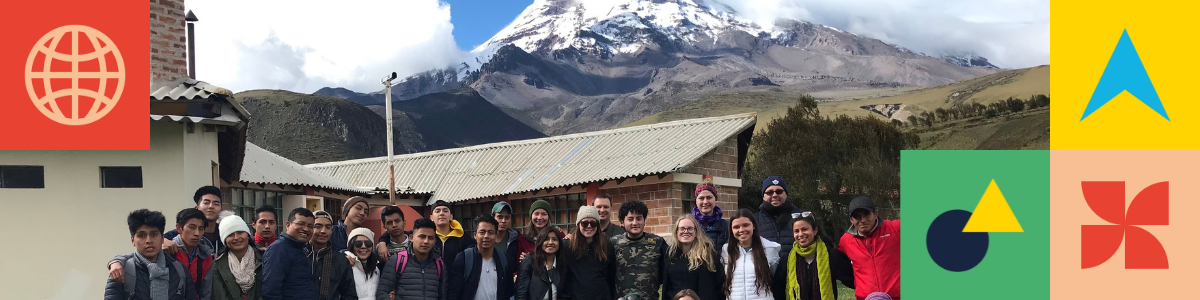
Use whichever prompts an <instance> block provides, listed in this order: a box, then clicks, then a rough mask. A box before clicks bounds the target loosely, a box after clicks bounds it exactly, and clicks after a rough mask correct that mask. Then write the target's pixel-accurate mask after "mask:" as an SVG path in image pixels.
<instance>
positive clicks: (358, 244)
mask: <svg viewBox="0 0 1200 300" xmlns="http://www.w3.org/2000/svg"><path fill="white" fill-rule="evenodd" d="M345 253H346V255H347V257H349V258H351V259H353V260H354V266H352V267H351V268H350V269H351V273H352V275H354V290H355V292H357V294H358V299H359V300H374V299H375V289H376V288H377V287H379V252H378V251H375V232H372V231H371V230H370V229H366V228H363V227H359V228H355V229H354V230H352V231H350V237H349V238H347V241H346V252H345ZM334 259H341V258H339V257H336V256H335V257H334ZM343 300H345V299H343Z"/></svg>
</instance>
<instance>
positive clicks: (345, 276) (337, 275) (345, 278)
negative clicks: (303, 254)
mask: <svg viewBox="0 0 1200 300" xmlns="http://www.w3.org/2000/svg"><path fill="white" fill-rule="evenodd" d="M330 241H331V242H332V240H330ZM318 254H320V255H318ZM314 256H315V257H314ZM309 259H310V261H311V262H312V272H313V279H314V280H313V284H314V285H315V287H316V290H317V294H318V296H317V298H319V299H318V300H338V299H342V300H350V299H358V291H357V290H356V289H355V286H354V270H353V269H352V267H351V266H350V261H349V260H346V255H345V254H343V253H342V252H335V251H333V249H332V247H327V248H326V249H325V250H324V251H317V250H312V251H310V252H309ZM326 259H332V260H333V261H332V263H331V264H330V268H333V270H331V271H330V272H329V276H330V278H329V279H328V280H329V294H328V295H326V296H325V298H320V296H319V295H320V292H321V281H322V280H324V278H321V276H322V275H323V274H324V271H325V270H324V267H325V260H326Z"/></svg>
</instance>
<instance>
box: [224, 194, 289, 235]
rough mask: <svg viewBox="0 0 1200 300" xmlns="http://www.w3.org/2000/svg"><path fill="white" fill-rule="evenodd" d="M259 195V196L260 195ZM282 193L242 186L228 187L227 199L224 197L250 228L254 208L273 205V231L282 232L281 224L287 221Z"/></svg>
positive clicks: (252, 223) (252, 224) (252, 225)
mask: <svg viewBox="0 0 1200 300" xmlns="http://www.w3.org/2000/svg"><path fill="white" fill-rule="evenodd" d="M260 195H261V197H260ZM284 195H287V194H284V193H277V192H272V191H263V190H251V189H243V188H230V189H229V199H225V201H226V202H228V203H229V207H230V208H231V209H232V210H233V212H234V213H235V214H237V215H238V216H239V217H242V220H244V221H246V223H247V225H249V226H250V228H254V220H255V218H256V217H258V216H255V215H254V210H255V209H258V207H259V206H262V205H264V204H265V205H270V206H273V207H275V232H283V224H284V223H285V222H287V216H286V215H284V212H283V211H282V210H283V208H282V206H283V196H284Z"/></svg>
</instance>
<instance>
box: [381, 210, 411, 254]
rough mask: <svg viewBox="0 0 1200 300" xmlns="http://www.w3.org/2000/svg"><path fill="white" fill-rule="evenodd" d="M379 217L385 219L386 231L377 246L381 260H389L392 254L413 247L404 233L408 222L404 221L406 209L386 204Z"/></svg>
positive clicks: (384, 227) (384, 229)
mask: <svg viewBox="0 0 1200 300" xmlns="http://www.w3.org/2000/svg"><path fill="white" fill-rule="evenodd" d="M379 219H380V220H383V231H384V234H383V236H382V237H379V246H377V248H378V249H377V251H378V252H379V259H380V260H382V261H387V260H388V258H390V257H392V255H396V253H400V251H404V250H408V249H409V248H410V247H412V242H411V241H409V240H408V235H407V234H404V227H405V226H407V225H408V224H407V223H405V222H404V211H403V210H400V207H399V206H395V205H388V206H384V207H383V210H382V211H380V212H379ZM413 230H416V228H413Z"/></svg>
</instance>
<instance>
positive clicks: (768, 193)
mask: <svg viewBox="0 0 1200 300" xmlns="http://www.w3.org/2000/svg"><path fill="white" fill-rule="evenodd" d="M783 193H785V192H784V191H783V190H767V191H766V192H763V195H767V196H774V195H776V194H779V195H783Z"/></svg>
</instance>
